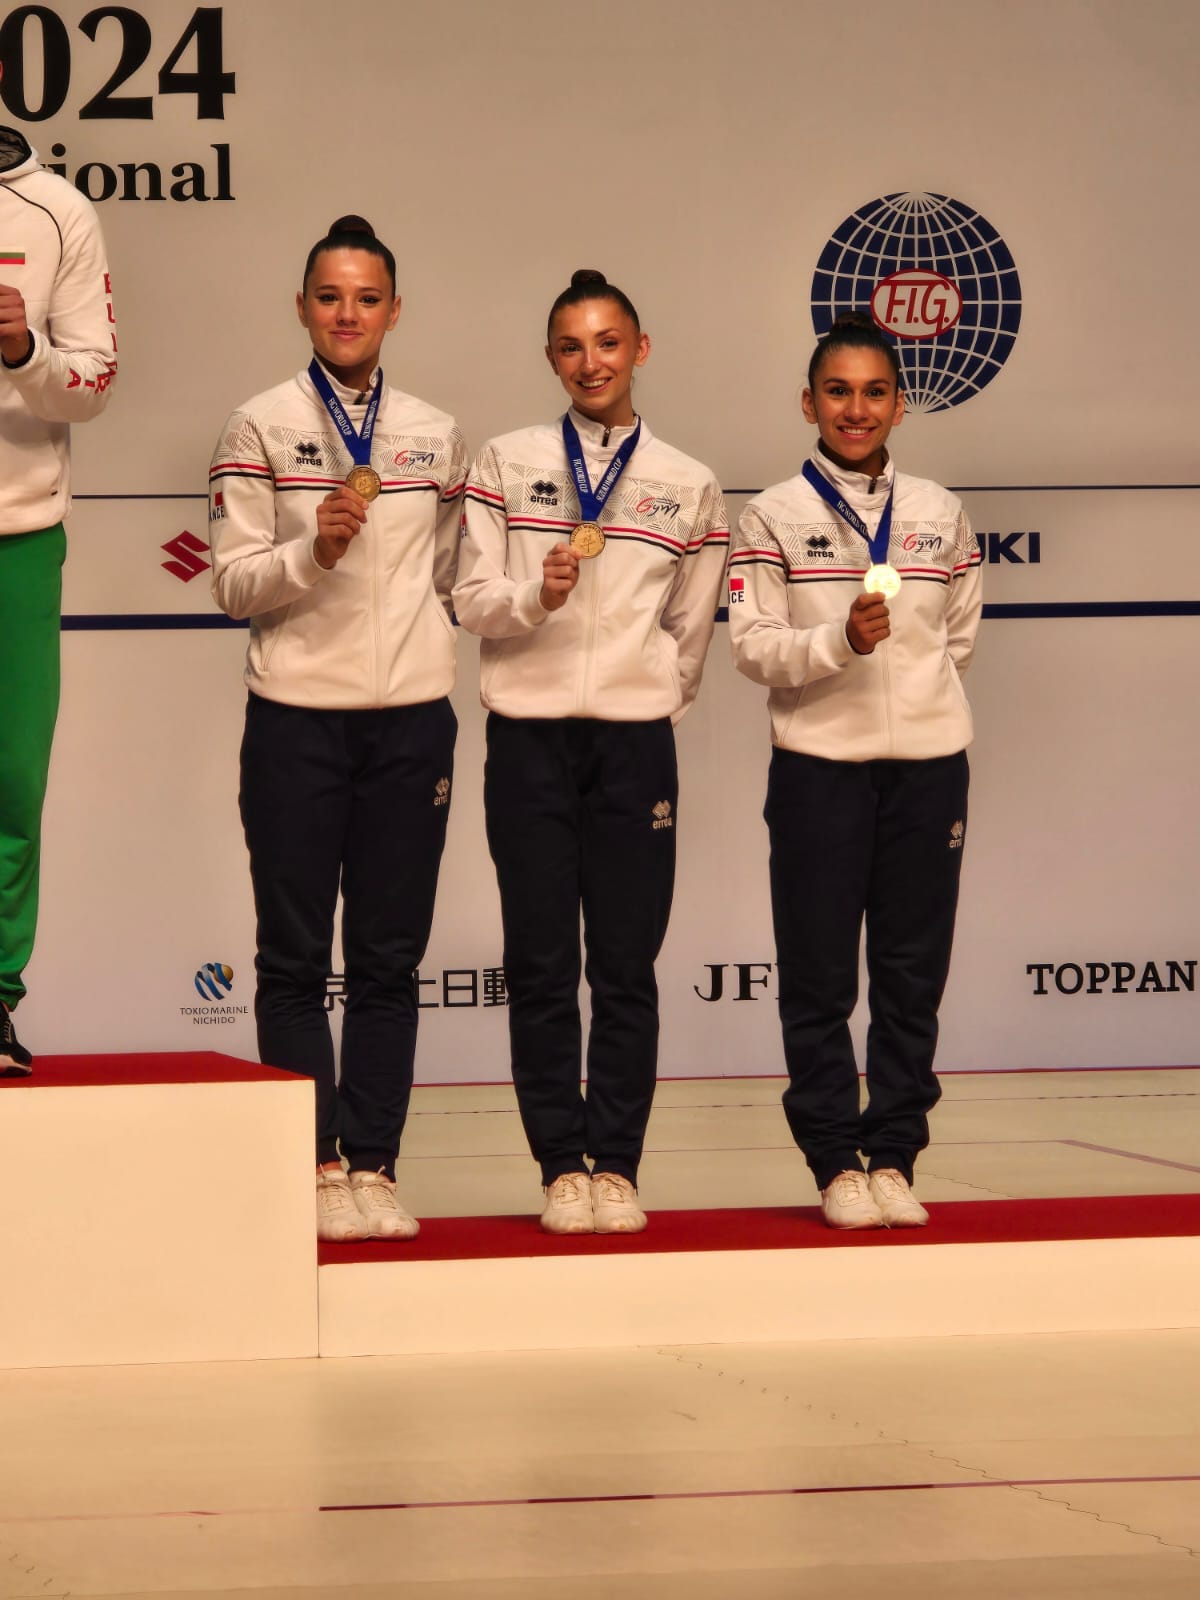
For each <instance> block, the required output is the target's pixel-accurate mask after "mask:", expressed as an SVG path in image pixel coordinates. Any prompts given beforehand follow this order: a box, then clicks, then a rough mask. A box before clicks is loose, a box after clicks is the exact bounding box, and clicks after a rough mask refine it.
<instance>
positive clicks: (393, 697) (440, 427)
mask: <svg viewBox="0 0 1200 1600" xmlns="http://www.w3.org/2000/svg"><path fill="white" fill-rule="evenodd" d="M378 376H379V375H378V371H377V372H376V373H375V375H374V377H373V379H372V382H373V383H374V382H376V381H378ZM329 381H330V383H331V384H332V386H333V389H334V392H335V393H336V394H337V396H338V398H339V399H340V400H341V402H342V405H343V406H344V407H345V409H346V413H347V415H348V416H349V418H350V420H351V422H353V423H354V426H355V427H356V428H360V427H361V426H362V421H363V417H364V416H365V414H366V409H367V408H366V403H365V401H360V399H359V397H358V396H357V395H356V394H355V392H354V391H353V390H349V389H346V388H344V387H343V386H342V385H341V384H339V383H338V382H337V381H336V379H334V378H333V377H332V376H330V380H329ZM350 465H351V462H350V458H349V456H348V454H347V452H346V449H345V446H344V445H343V444H342V441H341V436H340V435H339V433H338V432H337V429H336V427H335V426H334V423H333V420H332V418H331V417H330V415H329V413H328V412H327V411H326V409H325V406H324V404H323V402H322V400H321V398H320V396H319V395H318V394H317V392H316V390H315V389H314V388H313V384H312V379H311V378H310V377H309V375H308V372H307V371H304V372H301V373H299V374H298V375H297V376H296V377H295V378H293V379H291V380H290V381H289V382H287V383H281V384H280V385H279V386H278V387H277V388H275V389H269V390H268V391H267V392H266V393H265V394H261V395H258V396H257V397H256V398H255V399H253V400H251V401H249V402H248V403H247V404H246V405H244V406H242V407H240V408H239V409H238V410H237V411H235V412H234V413H233V415H232V416H231V417H230V419H229V421H228V422H227V423H226V424H225V428H224V430H223V432H222V434H221V439H220V443H219V444H218V445H217V450H216V454H215V455H214V457H213V462H212V467H211V469H210V471H209V510H208V516H209V530H210V540H211V544H212V555H213V597H214V598H215V600H216V602H217V604H218V605H219V606H220V607H221V609H222V610H223V611H225V612H227V613H228V614H229V615H230V616H231V617H248V618H249V619H250V648H249V651H248V653H247V658H246V674H245V677H246V683H247V684H248V686H249V687H250V688H251V689H252V690H253V691H254V693H255V694H258V695H262V696H263V698H264V699H267V700H279V701H282V702H283V703H284V704H285V705H292V706H311V707H314V708H316V709H324V710H331V711H334V710H336V711H356V710H372V709H378V708H380V707H383V706H402V705H417V704H420V703H421V702H423V701H427V700H437V699H440V698H441V697H442V696H443V695H446V694H449V692H450V690H451V689H452V688H453V686H454V627H453V624H452V622H451V620H450V587H451V584H452V583H453V581H454V561H455V556H456V554H457V549H458V522H459V503H460V498H461V495H462V488H463V478H464V470H465V465H466V453H465V449H464V446H463V439H462V435H461V433H459V431H458V426H457V424H456V423H455V421H454V418H453V417H448V416H447V415H446V414H445V412H443V411H436V410H435V409H434V408H433V407H432V406H429V405H426V404H425V402H424V401H422V400H415V399H413V397H412V396H411V395H407V394H401V393H399V391H397V390H395V389H392V388H388V389H387V391H386V393H385V394H384V397H383V399H382V401H381V402H380V406H379V411H378V414H377V416H376V419H375V433H374V437H373V440H372V446H371V465H372V466H373V467H374V468H375V471H376V472H377V473H378V474H379V476H380V478H381V479H382V481H383V489H382V492H381V494H380V495H379V497H378V499H376V500H374V501H372V503H371V504H370V505H369V506H368V508H367V521H366V524H365V526H364V527H363V529H362V531H361V532H360V533H358V534H357V535H356V536H355V538H354V539H353V541H352V542H351V544H350V547H349V549H348V550H347V551H346V554H345V555H344V556H343V557H342V559H341V560H340V561H339V562H338V564H337V566H335V567H334V568H333V570H332V571H330V572H326V571H325V569H324V568H323V567H321V566H320V565H318V563H317V559H316V556H315V555H314V554H313V547H314V545H315V544H316V538H317V505H318V503H319V502H320V501H321V500H323V499H324V498H325V496H326V495H327V494H329V492H330V491H331V490H332V489H336V488H337V486H338V485H339V484H341V483H344V482H345V479H346V474H347V472H348V471H349V470H350Z"/></svg>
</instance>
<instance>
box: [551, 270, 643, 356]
mask: <svg viewBox="0 0 1200 1600" xmlns="http://www.w3.org/2000/svg"><path fill="white" fill-rule="evenodd" d="M585 300H615V301H616V302H617V304H618V305H619V306H620V308H621V310H622V311H623V312H624V313H625V315H626V316H627V317H628V318H629V320H630V322H632V323H633V326H634V330H635V332H637V333H638V334H640V333H641V331H642V324H641V322H640V321H639V320H638V314H637V312H636V311H635V310H634V309H633V301H632V300H631V299H630V298H629V296H628V295H627V294H624V293H622V291H621V290H620V289H618V288H617V286H616V284H615V283H609V281H608V279H607V278H606V277H605V276H604V274H603V273H602V272H597V271H596V270H595V268H593V267H580V269H579V271H578V272H573V273H572V274H571V285H570V288H568V289H564V290H563V292H562V293H561V294H560V295H559V297H558V299H557V300H556V301H555V302H554V304H553V305H552V306H551V307H550V315H549V316H548V317H547V318H546V343H547V344H549V342H550V340H551V337H552V332H551V330H552V329H553V327H554V319H555V317H556V316H557V315H558V313H559V312H560V311H562V310H563V308H564V307H565V306H578V305H582V304H583V302H584V301H585Z"/></svg>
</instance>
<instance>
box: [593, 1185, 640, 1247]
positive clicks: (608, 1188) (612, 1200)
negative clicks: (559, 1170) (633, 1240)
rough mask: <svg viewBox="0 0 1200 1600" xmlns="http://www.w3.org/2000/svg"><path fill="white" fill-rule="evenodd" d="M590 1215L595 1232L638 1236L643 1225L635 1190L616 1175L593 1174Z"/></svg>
mask: <svg viewBox="0 0 1200 1600" xmlns="http://www.w3.org/2000/svg"><path fill="white" fill-rule="evenodd" d="M592 1215H593V1216H594V1217H595V1219H596V1232H597V1233H641V1231H642V1229H643V1228H644V1227H645V1226H646V1213H645V1212H644V1211H643V1210H642V1208H641V1206H640V1205H638V1198H637V1190H636V1189H635V1188H634V1186H633V1185H632V1184H631V1183H630V1181H629V1179H628V1178H619V1177H618V1176H617V1174H616V1173H615V1172H593V1173H592Z"/></svg>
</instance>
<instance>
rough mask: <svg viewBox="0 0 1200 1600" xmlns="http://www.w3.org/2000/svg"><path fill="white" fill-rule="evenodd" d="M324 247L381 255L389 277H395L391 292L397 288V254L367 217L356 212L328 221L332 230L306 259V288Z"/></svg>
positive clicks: (320, 240)
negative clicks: (376, 233)
mask: <svg viewBox="0 0 1200 1600" xmlns="http://www.w3.org/2000/svg"><path fill="white" fill-rule="evenodd" d="M322 250H365V251H366V252H367V254H368V255H369V256H378V257H379V259H380V261H382V262H383V264H384V266H385V267H386V268H387V270H388V277H389V278H390V279H391V281H392V293H393V294H395V292H396V258H395V256H394V255H393V254H392V252H391V251H390V250H389V249H388V247H387V245H385V244H384V243H383V241H382V240H381V239H377V238H376V237H375V229H374V228H373V227H372V226H371V224H370V223H369V222H368V221H367V219H366V217H356V216H355V215H354V214H353V212H351V214H350V215H349V216H346V217H339V218H338V219H337V221H336V222H331V223H330V224H329V232H328V233H327V234H326V235H325V237H324V238H323V239H318V240H317V242H316V244H315V245H313V247H312V249H311V250H310V251H309V252H308V260H307V261H306V262H305V263H304V280H303V285H302V286H303V288H305V289H307V288H308V280H309V279H310V278H311V277H312V270H313V267H314V266H315V265H316V262H317V257H318V256H319V255H320V254H321V252H322Z"/></svg>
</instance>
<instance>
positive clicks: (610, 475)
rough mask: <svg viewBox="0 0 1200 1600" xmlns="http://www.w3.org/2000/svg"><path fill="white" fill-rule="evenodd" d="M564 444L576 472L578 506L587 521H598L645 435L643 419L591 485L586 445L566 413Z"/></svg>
mask: <svg viewBox="0 0 1200 1600" xmlns="http://www.w3.org/2000/svg"><path fill="white" fill-rule="evenodd" d="M562 435H563V444H564V445H565V446H566V447H567V460H568V461H569V462H570V463H571V471H572V472H573V473H574V474H575V490H576V493H577V494H578V495H579V510H580V513H581V515H582V518H583V520H584V522H597V523H598V522H599V521H600V513H601V511H603V509H604V503H605V501H606V500H607V499H608V497H609V495H610V494H611V493H612V492H613V490H614V489H615V488H616V486H617V479H618V478H619V477H620V476H621V474H622V473H623V472H624V471H625V466H626V463H627V462H628V460H629V458H630V456H631V455H632V454H633V452H634V451H635V450H636V449H637V442H638V440H639V439H640V438H641V436H642V419H641V418H640V417H639V418H638V424H637V427H636V428H635V429H634V430H633V432H632V433H631V434H630V435H629V437H628V439H626V440H625V442H624V443H623V444H621V445H619V446H618V447H617V451H616V454H615V455H614V456H613V458H612V460H611V461H610V462H609V463H608V466H607V468H606V469H605V473H604V476H603V477H602V478H601V479H600V482H599V483H598V484H597V485H596V487H595V489H593V488H592V480H591V478H589V477H588V469H587V462H586V461H585V460H584V459H583V446H582V445H581V444H580V442H579V433H578V430H577V429H576V427H575V424H574V423H573V422H572V421H571V418H570V414H569V413H567V414H565V415H564V416H563V419H562Z"/></svg>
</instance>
